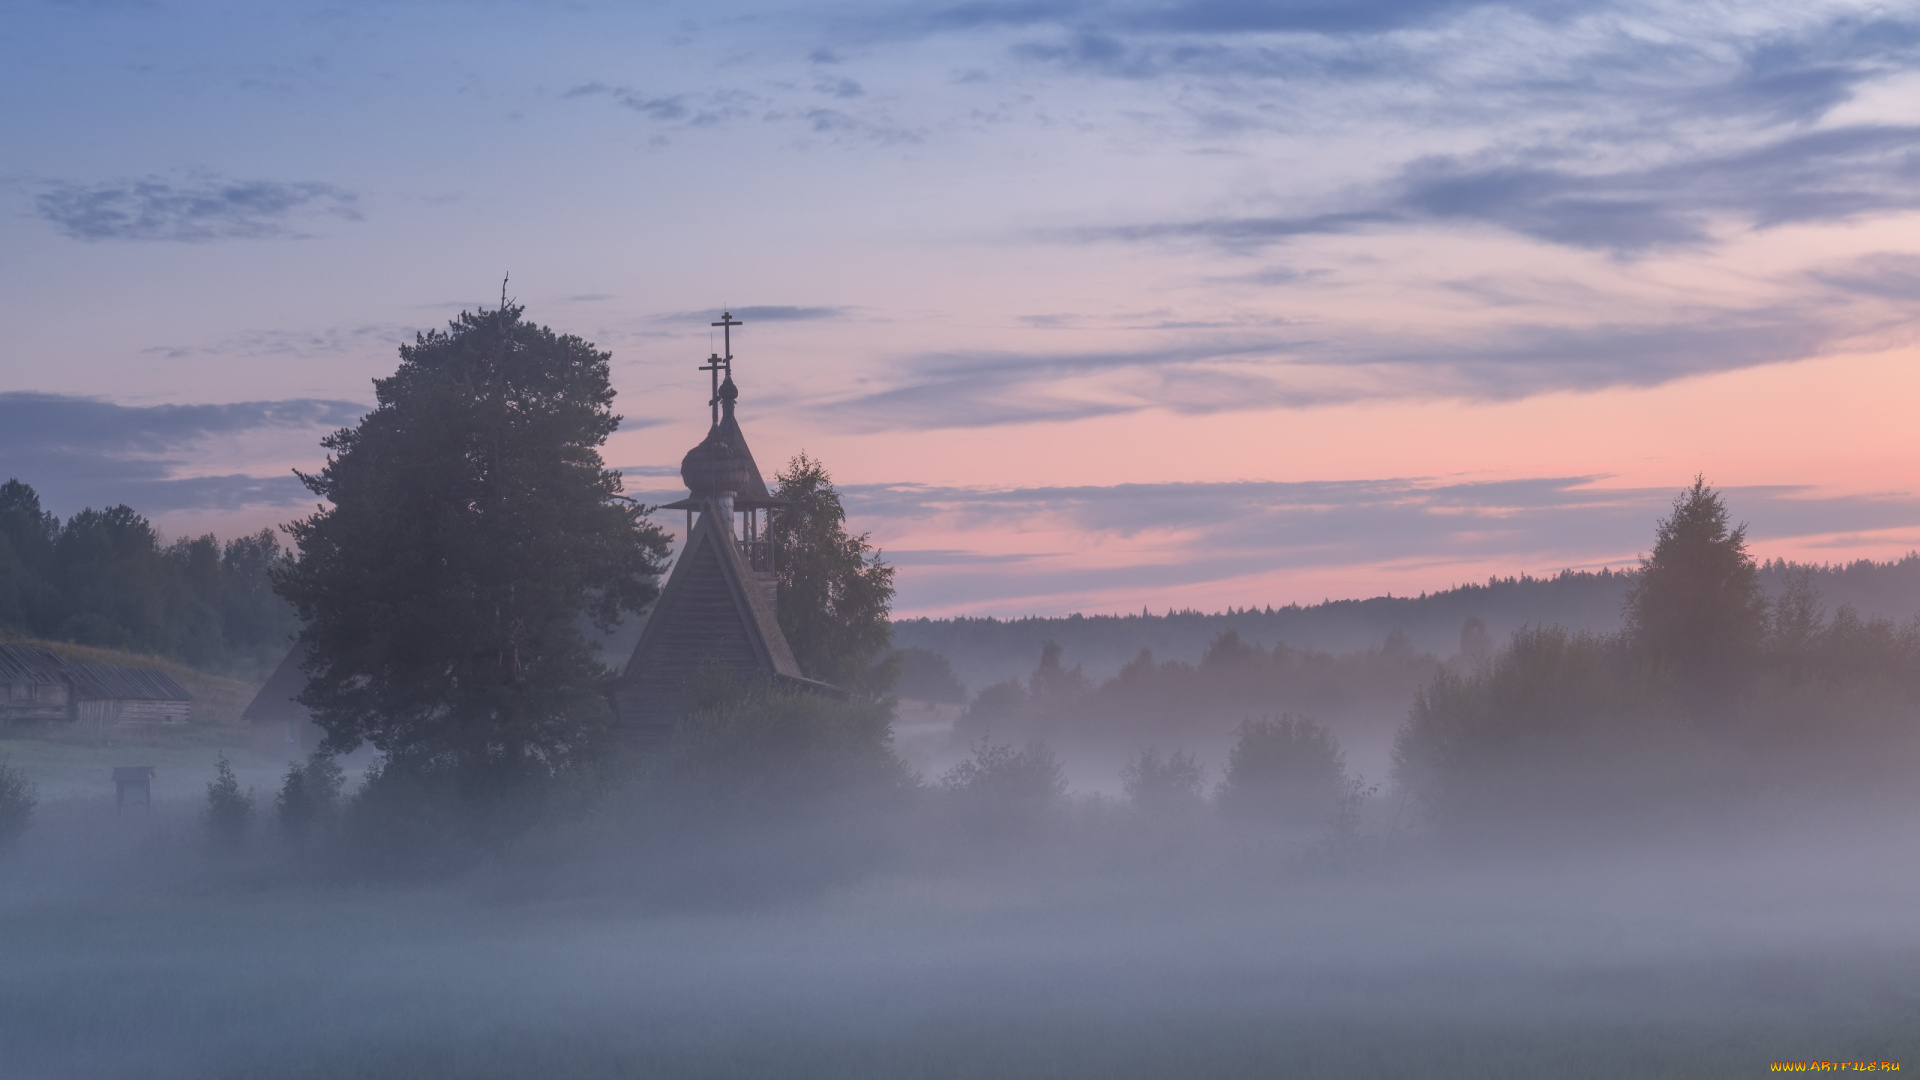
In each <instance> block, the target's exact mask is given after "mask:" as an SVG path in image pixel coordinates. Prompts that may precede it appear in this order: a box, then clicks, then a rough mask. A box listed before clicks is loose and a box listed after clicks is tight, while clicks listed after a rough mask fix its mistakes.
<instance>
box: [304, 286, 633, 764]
mask: <svg viewBox="0 0 1920 1080" xmlns="http://www.w3.org/2000/svg"><path fill="white" fill-rule="evenodd" d="M522 312H523V309H522V308H521V307H520V306H518V305H515V304H510V303H504V302H503V303H502V305H501V307H500V309H498V310H496V311H482V312H480V313H479V314H472V313H467V312H462V313H461V315H460V317H459V318H458V319H456V320H454V321H453V322H452V323H451V324H449V326H448V328H447V329H446V330H445V331H433V332H430V333H426V334H420V335H418V336H417V337H416V339H415V341H414V343H413V344H412V345H405V346H402V347H401V349H400V366H399V368H398V370H396V371H395V372H394V373H393V375H391V376H390V377H388V378H385V379H376V380H375V381H374V392H375V396H376V399H377V401H378V406H377V407H376V408H375V409H374V410H373V411H372V412H371V413H369V414H368V415H367V416H366V417H365V418H364V419H362V420H361V422H360V424H359V426H358V427H354V428H344V429H342V430H340V431H337V432H335V433H334V434H332V435H330V436H328V437H327V438H326V439H325V440H323V445H324V446H325V447H326V448H327V449H328V450H329V451H331V454H330V456H329V457H328V459H327V464H326V466H325V467H324V468H323V469H321V470H320V471H319V472H318V473H315V474H313V475H310V476H309V475H304V474H302V476H301V479H302V480H303V481H304V482H305V483H306V484H307V486H308V488H310V489H311V490H312V491H313V492H314V494H316V495H319V496H320V497H322V498H324V499H326V500H327V502H328V503H330V504H331V505H329V506H325V507H323V508H321V509H320V510H319V511H318V512H316V513H315V514H313V515H312V516H311V517H308V518H306V519H304V520H302V521H299V522H296V523H295V524H294V525H292V526H290V527H289V531H290V532H291V533H292V535H293V538H294V540H295V542H296V545H297V547H298V560H297V562H295V563H294V565H293V566H292V567H291V568H289V569H287V570H285V571H283V572H281V573H280V575H279V580H278V583H277V587H278V589H279V591H280V592H281V594H282V595H284V596H286V597H287V599H289V600H291V601H292V602H293V604H294V606H295V608H296V609H297V610H298V611H299V614H300V616H301V618H302V619H303V620H304V621H305V623H306V628H305V630H304V631H303V632H302V635H301V637H302V640H303V641H304V642H305V643H306V645H307V647H308V650H309V657H310V660H309V662H308V665H307V668H306V671H307V675H308V683H307V687H306V689H305V691H304V692H303V693H302V694H301V696H300V700H301V701H302V702H304V703H305V704H307V705H308V706H310V707H312V708H313V710H314V715H315V719H316V720H317V721H318V722H319V723H320V725H321V726H322V727H323V728H325V729H326V732H327V746H328V748H330V749H332V750H335V751H345V750H348V749H350V748H352V747H354V746H357V745H359V744H360V743H361V742H363V741H365V742H371V743H372V744H373V745H374V746H375V747H376V748H377V749H379V750H382V751H384V752H386V753H387V755H388V762H389V765H388V767H389V768H390V769H391V768H393V767H396V766H405V765H407V764H409V763H412V764H427V763H432V764H434V765H437V766H452V767H454V768H455V769H457V770H458V771H459V772H460V773H461V774H462V775H468V776H477V777H491V778H496V779H500V780H503V781H506V782H511V781H512V780H513V779H516V778H520V777H524V776H528V775H538V774H544V773H546V772H548V771H550V770H552V769H555V768H558V767H562V766H564V765H566V764H568V763H569V762H571V761H573V760H575V759H577V758H578V757H579V756H581V755H582V754H583V753H590V752H591V751H592V750H593V749H594V748H595V747H596V746H597V745H598V742H599V739H600V737H601V736H602V735H604V733H605V732H606V730H607V726H608V724H609V722H610V720H611V712H610V709H609V707H608V705H607V703H606V702H605V700H604V699H603V698H602V697H601V694H600V692H599V688H600V684H601V683H602V681H603V680H604V679H605V677H606V675H607V672H606V670H605V669H604V668H603V667H602V666H601V664H600V663H599V661H598V659H597V657H596V654H595V652H594V649H593V647H592V646H591V645H590V644H589V642H588V641H587V640H586V638H585V636H584V635H583V634H582V632H581V625H580V624H581V621H582V616H586V617H589V618H591V620H592V621H593V622H594V623H595V624H596V625H597V626H599V627H601V628H602V629H603V630H606V629H610V628H611V627H612V625H613V624H614V623H615V622H617V621H618V620H619V618H620V617H621V616H622V615H623V614H624V613H637V612H639V611H641V610H642V609H643V608H644V607H645V606H646V605H647V604H648V603H649V602H651V601H652V600H653V599H654V597H655V596H656V595H657V592H658V586H657V581H658V577H659V574H660V571H661V569H662V566H663V564H664V559H665V556H666V551H667V543H666V537H665V534H664V533H663V532H662V531H661V530H660V528H659V527H658V526H656V525H654V524H653V523H651V522H649V521H648V520H646V518H645V511H644V509H643V508H641V507H638V506H636V505H634V504H632V503H631V502H628V501H625V500H624V499H623V498H622V497H621V495H620V490H621V484H620V476H619V474H618V473H615V472H611V471H609V470H607V469H606V468H605V467H604V466H603V463H602V461H601V458H600V453H599V449H598V448H599V447H600V446H601V445H602V444H603V443H604V442H605V441H606V439H607V436H608V435H610V434H611V433H612V432H613V431H614V430H615V428H617V427H618V426H619V423H620V417H618V416H616V415H614V413H613V398H614V392H613V389H612V387H611V386H610V385H609V383H608V363H607V362H608V360H609V354H608V353H605V352H601V351H599V350H597V349H595V348H594V346H593V345H592V344H590V343H588V342H586V341H583V340H581V339H580V338H577V337H574V336H571V335H560V334H555V333H554V332H553V331H552V330H550V329H548V328H546V327H544V326H537V325H535V324H533V323H530V322H527V321H525V320H524V319H523V318H522Z"/></svg>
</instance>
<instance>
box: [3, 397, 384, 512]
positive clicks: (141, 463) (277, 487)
mask: <svg viewBox="0 0 1920 1080" xmlns="http://www.w3.org/2000/svg"><path fill="white" fill-rule="evenodd" d="M366 410H367V407H366V406H365V405H362V404H359V403H356V402H351V401H329V400H321V399H309V398H301V399H293V400H287V401H243V402H235V403H232V404H224V405H121V404H117V403H115V402H111V401H107V400H104V399H101V398H92V397H78V396H70V395H64V394H40V393H22V392H8V393H0V463H4V464H3V465H0V467H4V469H5V471H6V473H7V475H8V476H17V477H18V478H19V479H21V480H24V481H26V482H28V483H31V484H33V485H35V487H37V488H38V489H39V490H40V491H41V493H42V495H43V496H45V497H46V499H47V501H48V503H49V505H51V506H58V507H66V508H67V509H68V510H72V509H77V508H78V507H79V506H81V505H95V506H99V505H106V504H109V503H116V502H126V503H129V504H131V505H133V506H134V507H135V508H137V509H139V510H141V511H142V512H147V513H160V512H165V511H169V510H177V509H231V508H233V507H235V506H239V505H251V504H261V505H273V506H282V505H297V504H299V503H301V502H302V501H304V499H305V498H306V496H305V494H304V491H305V489H304V488H302V487H301V486H300V484H299V482H298V481H297V480H295V479H294V478H293V477H292V476H291V475H287V476H264V477H263V476H245V475H226V476H188V475H183V473H185V472H187V471H189V470H190V468H191V465H192V463H193V458H194V456H195V449H196V448H197V447H198V446H201V445H203V444H205V443H206V441H207V440H209V439H215V438H222V437H232V436H238V435H248V434H255V433H262V432H266V433H273V432H281V433H285V434H287V435H291V436H292V437H294V438H317V436H318V435H319V434H320V433H322V432H324V431H327V430H330V429H333V428H337V427H341V426H344V425H347V424H351V423H353V422H354V421H355V420H357V419H358V418H359V417H360V416H361V415H362V414H364V413H365V412H366Z"/></svg>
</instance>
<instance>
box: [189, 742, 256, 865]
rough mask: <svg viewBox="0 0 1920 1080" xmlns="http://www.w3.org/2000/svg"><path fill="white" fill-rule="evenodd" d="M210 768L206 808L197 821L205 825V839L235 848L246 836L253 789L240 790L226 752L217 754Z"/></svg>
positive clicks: (219, 845)
mask: <svg viewBox="0 0 1920 1080" xmlns="http://www.w3.org/2000/svg"><path fill="white" fill-rule="evenodd" d="M214 769H215V775H214V779H213V782H212V783H210V784H208V785H207V808H206V811H205V814H204V816H203V817H202V819H201V821H202V824H204V825H205V826H206V830H207V839H208V840H211V841H212V842H213V845H214V846H215V847H217V848H225V849H232V848H236V847H239V846H240V842H241V841H242V840H244V839H246V836H247V827H248V826H249V825H252V824H253V792H252V791H241V790H240V779H239V777H236V776H235V775H233V765H232V764H231V763H230V762H228V761H227V755H225V754H221V755H220V760H219V762H218V763H217V764H215V766H214Z"/></svg>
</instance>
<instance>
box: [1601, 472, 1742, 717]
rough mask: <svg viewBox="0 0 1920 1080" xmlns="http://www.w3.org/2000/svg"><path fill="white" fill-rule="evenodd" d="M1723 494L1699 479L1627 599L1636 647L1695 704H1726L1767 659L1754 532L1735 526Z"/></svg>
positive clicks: (1658, 534)
mask: <svg viewBox="0 0 1920 1080" xmlns="http://www.w3.org/2000/svg"><path fill="white" fill-rule="evenodd" d="M1729 521H1730V518H1729V516H1728V514H1727V507H1726V504H1725V502H1723V501H1722V499H1721V497H1720V493H1719V492H1717V491H1715V490H1713V489H1712V488H1710V487H1708V486H1707V482H1706V479H1705V478H1704V477H1695V478H1694V481H1693V486H1692V487H1690V488H1688V489H1686V490H1685V491H1682V492H1681V493H1680V495H1679V496H1678V497H1677V498H1675V499H1674V502H1673V513H1672V514H1671V515H1669V516H1668V517H1667V518H1665V519H1664V520H1662V521H1661V522H1660V523H1659V526H1658V527H1657V529H1656V530H1655V535H1654V545H1653V554H1651V555H1649V556H1647V557H1645V558H1643V559H1642V560H1641V562H1640V578H1639V580H1638V581H1636V582H1634V584H1633V587H1632V588H1631V590H1630V591H1629V592H1628V594H1627V601H1626V616H1627V633H1628V639H1629V641H1630V642H1631V643H1632V644H1633V645H1634V647H1635V648H1636V649H1638V650H1639V651H1640V652H1641V653H1642V654H1643V655H1646V656H1648V657H1650V658H1652V659H1653V660H1655V661H1656V662H1657V663H1659V664H1661V665H1662V666H1664V667H1665V668H1666V669H1667V670H1668V671H1669V672H1670V673H1671V674H1672V676H1673V677H1674V678H1675V680H1676V682H1677V684H1678V688H1679V689H1680V690H1681V691H1682V693H1683V694H1684V695H1685V696H1687V697H1689V698H1692V699H1693V700H1694V703H1695V704H1707V703H1709V702H1712V701H1714V700H1724V695H1725V694H1726V693H1727V692H1728V691H1729V690H1731V688H1732V687H1733V685H1734V683H1735V682H1736V681H1737V680H1738V679H1739V677H1740V676H1741V675H1742V674H1744V673H1745V672H1747V671H1748V670H1750V668H1751V666H1752V664H1753V663H1755V662H1756V661H1757V660H1758V658H1759V655H1760V649H1761V645H1762V643H1763V641H1764V639H1765V636H1766V629H1767V601H1766V596H1765V594H1764V592H1763V591H1762V589H1761V586H1760V578H1759V571H1758V569H1757V568H1756V567H1755V566H1754V563H1753V558H1752V557H1751V556H1749V555H1748V554H1747V542H1746V537H1747V527H1746V526H1745V525H1740V526H1737V527H1729Z"/></svg>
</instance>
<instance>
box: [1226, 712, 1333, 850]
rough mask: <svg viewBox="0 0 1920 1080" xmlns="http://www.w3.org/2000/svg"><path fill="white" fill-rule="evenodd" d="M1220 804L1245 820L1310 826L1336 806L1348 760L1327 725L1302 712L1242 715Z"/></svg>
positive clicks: (1331, 812) (1322, 820) (1229, 759)
mask: <svg viewBox="0 0 1920 1080" xmlns="http://www.w3.org/2000/svg"><path fill="white" fill-rule="evenodd" d="M1233 735H1234V740H1233V748H1232V749H1231V750H1229V751H1228V752H1227V770H1226V777H1225V778H1224V779H1223V780H1221V782H1220V788H1219V792H1218V796H1217V797H1218V799H1219V802H1220V806H1221V808H1222V809H1224V810H1226V811H1227V812H1229V813H1231V814H1233V815H1234V816H1236V817H1239V818H1241V819H1243V820H1248V821H1262V822H1268V823H1274V824H1288V825H1312V824H1320V823H1323V822H1325V821H1327V820H1328V819H1329V818H1330V817H1332V816H1333V815H1334V814H1335V813H1336V812H1337V811H1338V809H1339V800H1340V796H1341V793H1342V792H1343V791H1344V790H1345V788H1346V777H1347V763H1346V758H1345V756H1344V755H1342V754H1341V752H1340V745H1339V744H1338V743H1336V742H1335V741H1334V738H1333V735H1332V734H1331V733H1329V732H1328V731H1327V729H1326V728H1323V727H1321V726H1320V725H1319V724H1316V723H1314V722H1313V721H1312V720H1310V719H1308V718H1307V717H1304V716H1302V717H1295V716H1294V715H1292V714H1291V713H1282V714H1281V715H1280V717H1279V718H1278V719H1274V718H1272V717H1266V718H1264V719H1260V720H1244V721H1242V722H1241V724H1240V726H1239V727H1238V728H1235V729H1234V733H1233Z"/></svg>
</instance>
